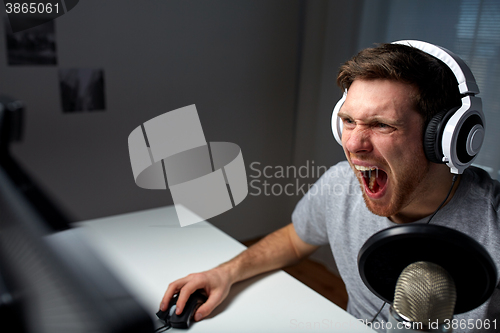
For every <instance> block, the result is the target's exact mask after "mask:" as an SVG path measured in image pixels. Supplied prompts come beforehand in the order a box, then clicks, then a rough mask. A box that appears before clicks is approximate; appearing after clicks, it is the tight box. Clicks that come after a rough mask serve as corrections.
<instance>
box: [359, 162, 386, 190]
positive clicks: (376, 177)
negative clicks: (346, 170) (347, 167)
mask: <svg viewBox="0 0 500 333" xmlns="http://www.w3.org/2000/svg"><path fill="white" fill-rule="evenodd" d="M354 167H355V168H356V170H358V171H360V172H361V175H362V176H363V181H364V183H365V188H367V189H368V191H369V192H371V193H372V194H375V195H376V194H381V192H382V190H384V189H385V186H386V185H387V173H385V171H384V170H382V169H379V168H377V167H366V166H361V165H355V166H354Z"/></svg>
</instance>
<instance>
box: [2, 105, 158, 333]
mask: <svg viewBox="0 0 500 333" xmlns="http://www.w3.org/2000/svg"><path fill="white" fill-rule="evenodd" d="M2 108H3V109H2ZM2 110H4V111H5V105H2V104H1V103H0V138H4V140H5V138H6V137H8V136H5V135H3V134H5V133H3V134H2V133H1V129H4V130H5V128H6V127H5V126H2V124H1V123H2V120H5V119H6V118H5V117H2ZM4 115H5V114H4ZM0 146H3V148H5V142H3V145H2V143H0ZM44 205H46V206H44ZM47 207H49V208H48V209H47ZM66 222H67V221H65V218H64V214H62V213H60V212H58V210H57V206H56V205H54V204H53V203H52V202H51V200H50V199H48V198H47V197H46V196H45V195H44V192H43V191H42V190H41V189H40V188H39V187H38V186H37V185H36V184H35V182H33V181H32V180H31V178H30V177H29V176H28V174H27V173H26V172H24V171H23V169H22V167H20V165H19V164H18V163H17V162H16V161H15V160H14V159H13V158H12V157H11V156H10V154H9V153H8V149H0V322H1V323H2V324H1V325H2V327H4V328H6V327H9V328H10V329H11V330H13V331H14V332H47V333H49V332H50V333H56V332H65V333H67V332H71V333H76V332H82V333H83V332H85V333H87V332H104V333H108V332H117V333H121V332H124V333H125V332H127V333H128V332H153V331H154V325H153V321H152V318H151V316H150V315H149V314H148V313H146V311H145V310H144V309H143V308H142V307H141V306H140V305H139V303H137V301H136V300H135V299H134V298H133V297H132V296H131V294H130V293H129V292H128V291H127V290H126V289H125V288H124V287H123V286H122V284H121V283H120V282H119V280H118V279H117V278H116V277H115V276H114V275H113V274H112V273H111V271H110V270H109V269H108V268H107V267H106V266H105V265H104V263H103V262H102V261H101V260H100V259H99V257H98V256H97V255H96V254H95V253H94V252H93V250H92V248H91V247H90V246H88V244H87V243H86V242H85V239H84V238H82V237H81V235H80V234H79V233H78V232H77V230H74V229H70V228H66V227H65V226H67V224H66ZM61 230H64V231H61Z"/></svg>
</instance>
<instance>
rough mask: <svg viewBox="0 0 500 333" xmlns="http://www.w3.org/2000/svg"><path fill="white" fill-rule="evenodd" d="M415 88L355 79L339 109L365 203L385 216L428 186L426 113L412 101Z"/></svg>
mask: <svg viewBox="0 0 500 333" xmlns="http://www.w3.org/2000/svg"><path fill="white" fill-rule="evenodd" d="M416 92H417V91H416V88H415V87H413V86H411V85H409V84H405V83H401V82H396V81H390V80H380V79H378V80H355V81H354V82H353V83H352V85H351V86H350V88H349V91H348V94H347V98H346V100H345V102H344V105H343V106H342V108H341V109H340V112H339V117H340V118H341V119H342V121H343V131H342V146H343V147H344V152H345V154H346V156H347V160H348V161H349V163H350V165H351V167H352V168H353V170H354V172H355V174H356V176H357V178H358V180H359V182H360V184H361V188H362V191H363V197H364V199H365V203H366V206H367V207H368V209H370V211H372V212H373V213H374V214H377V215H380V216H392V215H395V214H396V213H399V212H401V211H402V210H403V209H404V208H405V207H407V206H408V205H409V204H411V203H412V201H413V200H414V199H415V198H416V197H417V196H419V195H422V194H423V193H424V192H425V188H426V187H427V186H428V184H425V180H426V176H427V175H428V172H429V162H428V160H427V159H426V157H425V154H424V151H423V147H422V126H423V119H422V117H421V116H420V115H419V114H418V113H417V111H416V110H415V107H414V105H413V102H412V96H415V94H416ZM369 170H371V172H370V171H369Z"/></svg>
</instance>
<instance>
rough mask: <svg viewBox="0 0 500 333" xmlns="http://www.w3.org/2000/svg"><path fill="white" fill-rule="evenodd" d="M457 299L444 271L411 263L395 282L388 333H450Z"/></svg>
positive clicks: (449, 277)
mask: <svg viewBox="0 0 500 333" xmlns="http://www.w3.org/2000/svg"><path fill="white" fill-rule="evenodd" d="M456 298H457V295H456V288H455V283H454V281H453V278H452V277H451V276H450V274H448V272H447V271H446V270H445V269H444V268H442V267H441V266H439V265H437V264H434V263H431V262H426V261H419V262H415V263H413V264H410V265H408V266H407V267H406V268H405V269H404V270H403V271H402V272H401V275H400V276H399V278H398V280H397V282H396V291H395V293H394V301H393V304H392V306H391V307H390V309H389V323H390V324H388V325H387V332H388V333H389V332H393V333H398V332H406V333H408V332H422V331H423V332H451V327H450V325H449V322H450V321H451V320H452V318H453V313H454V310H455V302H456Z"/></svg>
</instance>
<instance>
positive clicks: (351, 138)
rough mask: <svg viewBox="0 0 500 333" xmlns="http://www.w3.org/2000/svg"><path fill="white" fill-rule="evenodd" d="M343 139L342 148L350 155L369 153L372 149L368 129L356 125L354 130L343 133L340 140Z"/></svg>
mask: <svg viewBox="0 0 500 333" xmlns="http://www.w3.org/2000/svg"><path fill="white" fill-rule="evenodd" d="M344 137H345V141H344V146H345V147H346V149H347V150H348V151H350V152H351V153H356V154H359V153H369V152H371V151H372V149H373V146H372V143H371V140H370V130H369V128H366V127H363V126H360V125H357V126H356V127H355V128H354V129H352V130H349V131H347V132H346V133H345V134H344V133H343V135H342V138H343V139H344Z"/></svg>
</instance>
